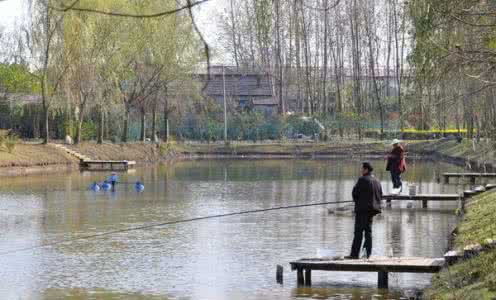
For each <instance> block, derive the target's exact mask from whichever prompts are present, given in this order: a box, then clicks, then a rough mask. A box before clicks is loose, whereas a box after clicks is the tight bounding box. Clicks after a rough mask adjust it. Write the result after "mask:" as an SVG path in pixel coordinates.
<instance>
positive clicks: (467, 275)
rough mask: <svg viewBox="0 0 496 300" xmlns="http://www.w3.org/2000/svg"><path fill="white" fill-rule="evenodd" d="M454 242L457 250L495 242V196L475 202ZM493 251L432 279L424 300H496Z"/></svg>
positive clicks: (455, 266) (494, 193)
mask: <svg viewBox="0 0 496 300" xmlns="http://www.w3.org/2000/svg"><path fill="white" fill-rule="evenodd" d="M473 201H475V202H474V203H472V204H471V205H470V206H469V207H468V212H467V214H466V215H465V218H464V220H463V222H462V223H461V224H460V226H459V234H458V236H457V238H456V246H457V248H463V247H464V246H467V245H470V244H475V243H483V242H484V240H486V239H488V238H492V239H494V238H496V192H488V193H483V194H481V195H479V196H478V197H476V198H474V200H473ZM495 270H496V249H493V250H491V251H489V252H486V253H483V254H481V255H480V256H478V257H475V258H472V259H468V260H465V261H463V262H461V263H458V264H456V265H453V266H451V267H449V269H446V270H444V271H443V272H441V273H439V274H437V275H435V276H434V277H433V281H432V286H431V287H430V288H429V289H428V290H427V291H426V293H425V296H426V299H449V300H451V299H453V300H454V299H496V273H495V272H494V271H495Z"/></svg>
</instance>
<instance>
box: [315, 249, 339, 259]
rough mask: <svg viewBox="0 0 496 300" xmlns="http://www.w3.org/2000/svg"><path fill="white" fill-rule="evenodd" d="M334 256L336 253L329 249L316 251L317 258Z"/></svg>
mask: <svg viewBox="0 0 496 300" xmlns="http://www.w3.org/2000/svg"><path fill="white" fill-rule="evenodd" d="M334 256H336V251H334V250H331V249H320V248H319V249H317V258H330V257H334Z"/></svg>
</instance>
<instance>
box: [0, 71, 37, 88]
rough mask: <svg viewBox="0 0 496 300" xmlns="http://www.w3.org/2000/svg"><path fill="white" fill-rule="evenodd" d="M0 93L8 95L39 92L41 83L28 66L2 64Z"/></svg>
mask: <svg viewBox="0 0 496 300" xmlns="http://www.w3.org/2000/svg"><path fill="white" fill-rule="evenodd" d="M0 89H1V90H0V91H3V92H7V93H34V92H39V90H40V88H39V81H38V80H36V78H35V77H34V76H33V75H32V74H31V73H30V71H29V69H28V66H26V65H19V64H10V65H8V64H0Z"/></svg>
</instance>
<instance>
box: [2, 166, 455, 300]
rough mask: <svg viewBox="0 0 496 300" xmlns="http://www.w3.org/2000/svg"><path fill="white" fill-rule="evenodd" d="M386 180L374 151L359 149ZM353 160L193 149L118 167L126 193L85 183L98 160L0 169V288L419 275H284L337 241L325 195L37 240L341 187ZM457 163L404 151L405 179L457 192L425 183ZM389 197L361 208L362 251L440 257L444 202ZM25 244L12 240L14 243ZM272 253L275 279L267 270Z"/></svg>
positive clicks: (317, 286) (224, 284)
mask: <svg viewBox="0 0 496 300" xmlns="http://www.w3.org/2000/svg"><path fill="white" fill-rule="evenodd" d="M372 163H373V164H374V165H375V166H376V169H377V170H378V171H377V172H376V173H377V174H376V176H377V177H379V178H380V179H381V181H382V182H383V189H384V190H385V191H386V192H387V191H390V190H391V188H392V185H391V183H390V180H389V175H388V174H387V173H385V172H384V171H382V170H383V169H384V162H383V161H373V162H372ZM359 169H360V161H357V160H345V159H341V160H200V161H181V162H177V163H174V164H167V165H157V166H146V167H141V168H138V169H137V170H136V172H134V173H128V174H122V175H121V181H123V182H125V183H133V182H135V181H136V180H142V181H143V182H145V186H146V188H145V191H144V192H143V193H137V192H136V191H135V190H134V189H133V186H132V185H126V184H122V185H120V186H118V187H117V189H116V191H115V192H113V193H112V192H92V191H90V190H89V188H88V187H89V186H90V184H91V183H92V182H93V181H101V180H103V179H104V177H105V176H106V175H107V174H105V173H96V172H95V173H79V172H74V173H62V174H52V175H44V176H32V177H19V178H2V183H1V185H0V253H1V254H0V265H1V266H2V267H1V268H0V299H368V298H374V299H401V298H402V296H405V295H408V294H412V293H414V291H416V290H419V289H422V288H423V287H425V286H426V285H428V284H429V282H430V275H425V274H391V275H390V287H391V289H390V291H389V292H385V291H379V290H377V289H376V288H375V287H376V284H377V274H376V273H353V272H314V273H313V278H312V279H313V285H314V287H313V288H297V286H296V274H295V273H294V272H291V271H290V268H289V264H288V262H290V261H292V260H295V259H299V258H302V257H315V255H316V254H317V249H325V250H330V251H332V252H333V253H335V254H336V255H347V254H349V249H350V245H351V240H352V237H353V217H352V216H351V214H346V213H344V214H339V215H330V214H328V210H327V208H330V207H332V206H316V207H307V208H297V209H288V210H280V211H271V212H265V213H257V214H248V215H241V216H231V217H226V218H218V219H210V220H201V221H196V222H191V223H181V224H175V225H169V226H163V227H158V228H153V229H146V230H135V231H126V232H122V233H115V234H111V235H106V236H101V237H98V238H92V239H84V240H77V241H72V242H67V243H63V244H55V245H52V246H48V247H41V248H34V249H25V248H30V247H33V246H36V245H39V244H47V243H54V242H58V241H62V240H66V239H73V238H77V237H82V236H87V235H92V234H97V233H103V232H107V231H113V230H119V229H126V228H131V227H136V226H142V225H147V224H153V223H161V222H167V221H175V220H181V219H188V218H194V217H201V216H208V215H216V214H223V213H230V212H237V211H243V210H252V209H259V208H269V207H275V206H286V205H295V204H304V203H312V202H324V201H345V200H351V195H350V194H351V189H352V187H353V184H354V182H355V180H356V178H357V175H358V173H359ZM447 171H459V168H458V167H455V166H452V165H448V164H444V163H439V162H432V161H424V162H422V161H412V162H410V165H409V169H408V172H407V174H406V176H405V181H406V184H415V185H417V186H418V189H419V192H422V193H441V192H456V191H458V189H460V190H461V189H462V187H456V186H452V185H451V186H449V185H443V184H440V183H437V181H436V178H437V177H438V175H439V174H440V173H442V172H447ZM413 204H414V207H413V208H407V202H393V205H392V208H390V209H385V210H384V213H383V214H382V216H381V217H379V218H376V219H375V220H374V225H373V238H374V249H373V255H386V254H388V253H390V252H391V251H392V252H393V254H394V255H395V256H427V257H439V256H441V255H442V254H443V253H444V251H445V249H446V247H447V235H448V233H449V231H450V229H452V228H453V226H454V225H455V224H456V221H457V218H456V216H455V214H454V211H455V209H456V207H457V204H456V203H451V202H444V203H441V202H437V203H436V202H430V203H429V208H428V209H422V208H420V203H413ZM22 249H24V250H22ZM278 264H280V265H283V266H284V285H278V284H277V283H276V281H275V270H276V265H278Z"/></svg>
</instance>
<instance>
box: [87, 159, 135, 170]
mask: <svg viewBox="0 0 496 300" xmlns="http://www.w3.org/2000/svg"><path fill="white" fill-rule="evenodd" d="M135 165H136V162H135V161H132V160H81V161H80V166H81V169H82V170H86V171H128V170H129V169H131V168H134V166H135Z"/></svg>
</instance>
